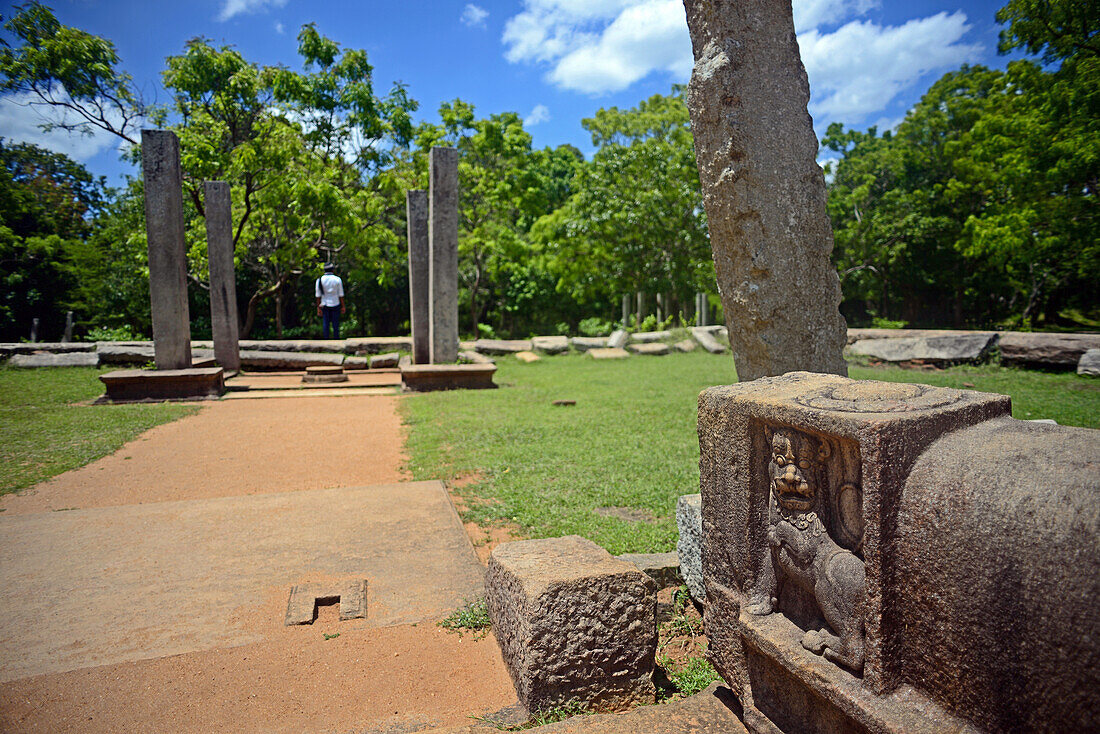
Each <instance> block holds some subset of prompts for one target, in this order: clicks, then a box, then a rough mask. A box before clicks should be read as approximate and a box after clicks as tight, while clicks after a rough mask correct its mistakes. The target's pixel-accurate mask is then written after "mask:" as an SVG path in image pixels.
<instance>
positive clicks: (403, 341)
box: [323, 336, 413, 355]
mask: <svg viewBox="0 0 1100 734" xmlns="http://www.w3.org/2000/svg"><path fill="white" fill-rule="evenodd" d="M412 349H413V339H412V337H411V336H368V337H362V338H356V339H346V340H345V341H344V351H345V352H347V353H348V354H360V355H362V354H381V353H383V352H411V351H412ZM323 351H328V350H323Z"/></svg>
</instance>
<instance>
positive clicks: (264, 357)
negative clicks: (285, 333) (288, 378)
mask: <svg viewBox="0 0 1100 734" xmlns="http://www.w3.org/2000/svg"><path fill="white" fill-rule="evenodd" d="M343 363H344V355H343V354H316V353H312V352H310V353H303V352H269V351H259V350H254V349H242V350H241V366H242V367H243V368H245V369H250V370H287V369H290V370H305V369H306V368H307V367H314V366H318V365H343Z"/></svg>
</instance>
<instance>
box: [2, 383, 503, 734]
mask: <svg viewBox="0 0 1100 734" xmlns="http://www.w3.org/2000/svg"><path fill="white" fill-rule="evenodd" d="M397 400H398V398H395V397H386V396H372V397H363V396H347V397H339V398H330V397H301V398H293V399H282V400H235V401H228V402H218V403H213V404H207V405H205V406H204V407H203V408H202V409H201V410H200V411H199V413H198V414H196V415H194V416H190V417H188V418H185V419H182V420H180V421H177V422H175V423H171V424H167V425H164V426H160V427H157V428H155V429H153V430H151V431H149V432H147V433H146V434H144V435H143V436H141V437H139V438H138V439H136V440H135V441H133V442H131V443H129V444H127V445H126V446H124V447H123V448H122V449H120V450H119V451H118V452H116V453H115V454H114V455H112V456H108V457H105V458H103V459H101V460H99V461H96V462H94V463H93V464H90V465H88V466H86V467H83V468H81V469H78V470H75V471H72V472H68V473H67V474H63V475H61V476H59V477H56V478H54V479H52V480H50V481H48V482H44V483H42V484H40V485H38V486H36V487H34V488H33V489H32V491H30V492H28V493H26V494H25V495H23V496H17V497H6V498H4V500H3V501H2V502H0V507H3V508H5V510H6V511H5V512H3V513H2V514H0V544H2V545H4V547H5V549H9V550H10V549H14V548H18V547H20V546H27V545H28V544H31V545H33V544H38V545H37V546H36V547H39V550H38V551H37V552H36V553H33V554H32V555H33V556H34V557H35V558H37V559H38V560H34V558H32V556H28V555H27V554H26V553H23V554H22V555H20V553H21V551H15V550H11V552H8V555H10V556H11V558H8V559H7V560H6V561H5V562H4V563H5V568H4V569H0V572H6V573H7V575H8V578H7V580H6V582H5V588H6V594H5V595H4V596H3V597H0V615H4V616H5V617H10V618H11V619H13V620H15V619H18V620H21V621H18V622H17V623H15V624H14V625H9V626H10V627H11V629H7V630H6V631H5V632H4V634H3V637H4V638H5V642H4V644H3V645H2V646H0V669H4V668H6V669H9V670H13V671H15V670H26V671H28V672H25V673H23V674H22V675H23V676H28V675H31V676H33V677H19V678H18V679H11V676H8V678H9V680H7V682H5V683H4V684H3V686H0V730H2V731H50V732H55V731H81V732H84V731H134V730H142V731H188V732H190V731H195V732H199V731H360V732H368V731H379V732H394V733H396V732H402V733H404V732H415V731H419V730H422V729H430V728H433V727H437V726H445V725H452V724H461V723H463V722H466V721H469V719H468V717H469V716H470V715H485V714H488V713H491V712H493V711H496V710H498V709H500V708H503V707H505V706H508V705H510V704H512V703H514V702H515V693H514V691H513V690H512V686H511V683H510V681H509V679H508V674H507V671H506V670H505V668H504V665H503V663H502V662H501V659H500V653H499V649H498V648H497V645H496V643H495V641H494V640H493V639H492V637H491V636H490V637H487V638H485V639H482V640H474V639H472V638H471V636H470V635H466V636H465V637H464V638H460V637H459V636H457V635H454V634H450V633H447V632H445V631H443V630H441V629H440V628H439V627H438V626H437V625H436V624H435V622H436V621H438V618H440V617H441V616H442V614H443V612H442V611H440V609H439V607H440V606H441V604H444V603H445V604H450V603H452V602H451V601H450V598H451V597H455V598H457V596H456V595H458V594H460V593H461V590H460V589H459V588H458V587H457V586H455V583H456V582H455V579H458V578H462V577H463V576H462V574H463V573H466V574H467V575H468V574H469V573H470V571H469V569H470V568H473V569H475V571H474V575H473V576H471V577H469V578H470V579H471V580H470V581H469V582H467V583H468V584H472V585H473V586H470V588H474V587H479V585H480V572H479V571H477V570H476V569H478V568H479V566H478V565H477V560H476V558H475V556H474V552H473V550H472V548H470V546H469V541H468V539H467V538H466V537H465V536H464V535H463V533H462V531H461V527H460V524H459V522H458V518H457V516H456V515H455V514H454V510H453V509H452V508H451V506H450V504H449V502H447V501H446V498H445V496H444V495H443V494H442V491H441V490H436V495H435V496H436V497H439V498H441V499H435V500H431V501H429V502H428V504H424V503H423V502H422V501H419V500H418V501H417V502H420V504H417V503H416V502H413V504H408V502H409V501H410V500H409V499H408V497H411V496H412V495H407V492H410V491H413V488H415V487H417V486H418V484H419V485H427V484H429V483H414V484H411V485H408V489H405V485H399V486H397V487H393V488H388V489H387V488H377V489H375V488H374V487H367V488H366V489H363V490H359V489H354V488H355V487H365V486H366V485H379V484H385V483H393V482H400V481H402V480H404V479H407V477H406V476H405V475H404V474H403V470H402V464H403V461H404V456H403V454H402V446H403V435H402V427H401V424H400V419H399V417H398V415H397V412H396V406H397ZM333 426H336V427H337V429H335V430H334V429H333V428H332V427H333ZM435 486H436V487H438V485H435ZM332 488H349V489H332ZM403 492H404V493H406V494H402V493H403ZM274 493H288V494H281V495H279V496H270V497H269V496H267V495H273V494H274ZM246 495H265V496H264V497H247V496H246ZM219 498H220V499H219ZM425 501H427V500H425ZM151 503H157V504H151ZM138 505H142V506H141V507H139V506H138ZM269 506H270V507H269ZM70 508H82V509H80V510H78V511H76V512H52V511H51V510H54V511H56V510H62V509H70ZM440 513H443V514H440ZM284 518H285V522H284V521H283V519H284ZM432 518H435V519H432ZM440 523H442V524H440ZM421 524H424V529H423V530H419V529H418V528H419V526H420V525H421ZM418 533H421V534H420V535H419V537H420V538H431V539H432V542H430V543H423V545H425V546H431V545H432V544H433V543H435V544H438V543H440V542H442V545H441V546H440V550H439V551H431V550H430V549H428V548H423V549H421V548H413V547H412V546H411V545H410V544H416V543H419V542H420V541H419V540H418ZM444 536H445V537H446V538H449V540H446V541H445V542H444V541H443V540H441V539H443V538H444ZM16 538H21V539H22V540H19V542H16V541H15V539H16ZM455 538H458V539H459V541H456V540H455ZM402 548H408V550H407V551H402V550H401V549H402ZM24 550H26V548H24ZM417 552H423V553H428V554H429V555H431V553H436V554H437V558H439V559H441V560H443V561H446V563H452V564H458V565H457V566H454V568H456V569H465V570H464V571H462V572H461V573H460V572H457V571H455V572H452V571H450V570H446V571H439V572H438V573H434V576H433V572H431V571H430V570H429V571H425V567H424V564H425V561H424V560H420V561H417V560H416V558H415V556H416V553H417ZM50 553H53V554H56V560H53V561H51V560H49V558H43V556H48V555H49V554H50ZM387 553H390V554H393V553H396V554H397V555H396V556H392V559H393V560H387V559H388V558H391V556H387V555H386V554H387ZM82 554H83V555H82ZM211 554H213V555H211ZM403 554H404V555H406V556H408V557H407V558H405V559H404V560H405V562H404V563H402V555H403ZM439 554H442V555H439ZM83 556H87V557H86V558H85V557H83ZM303 559H304V560H303ZM356 559H359V560H356ZM446 563H444V565H443V566H440V568H446ZM303 564H304V565H307V566H309V567H308V568H302V569H301V571H300V575H299V571H298V570H297V569H298V566H299V565H303ZM402 567H406V568H407V569H408V573H409V576H408V579H409V583H408V584H407V588H406V589H402V576H401V574H402V573H404V572H403V571H402V570H401V569H402ZM353 573H361V574H362V575H363V577H366V578H368V609H369V611H368V619H367V620H348V621H339V620H338V618H337V612H336V607H321V608H319V610H318V618H317V621H316V622H315V623H314V624H313V625H309V626H302V627H284V626H283V624H282V617H283V614H284V612H285V609H286V600H287V595H288V584H289V583H295V582H298V581H305V580H322V581H324V580H327V579H329V578H335V577H341V578H342V577H344V576H347V575H348V574H353ZM418 574H419V575H418ZM425 574H427V575H425ZM51 582H56V583H53V584H51ZM440 584H442V586H440ZM436 587H439V588H440V589H443V590H444V592H443V594H444V595H443V596H439V592H431V591H430V589H434V588H436ZM451 587H454V588H453V589H452V588H451ZM191 588H193V589H194V591H193V592H189V591H188V590H189V589H191ZM372 589H373V590H374V591H375V592H377V594H378V596H377V597H372V594H371V591H372ZM387 589H389V590H390V591H387ZM447 589H450V591H447ZM410 593H411V596H410V595H409V594H410ZM433 593H434V594H436V595H435V596H431V594H433ZM447 594H450V595H451V596H450V597H448V596H447ZM227 597H231V598H227ZM200 599H202V600H208V601H210V602H211V603H210V605H209V612H208V613H209V614H210V618H209V619H193V618H192V617H195V616H196V615H198V616H201V615H202V614H203V612H202V611H201V610H199V611H196V609H195V608H194V607H195V604H196V600H200ZM409 599H411V601H408V600H409ZM428 599H444V600H445V601H444V602H439V601H435V602H432V603H427V601H426V600H428ZM234 600H236V601H234ZM93 603H94V604H95V605H96V607H95V609H98V610H99V611H98V612H97V613H95V614H91V615H89V614H88V613H86V612H87V609H86V607H87V606H88V605H90V604H93ZM158 605H159V607H158ZM200 606H201V605H200ZM403 606H408V607H409V610H407V613H404V614H403V613H402V612H403ZM30 607H33V608H34V609H33V610H32V609H30ZM204 608H206V607H204ZM93 611H94V610H93ZM372 614H373V615H374V617H373V618H372ZM28 615H29V616H28ZM386 619H390V620H392V621H390V622H387V621H386ZM158 620H159V622H158ZM173 620H174V621H173ZM158 624H160V626H159V627H158V626H157V625H158ZM173 625H174V626H173ZM196 625H197V626H196ZM379 625H381V626H379ZM78 626H79V629H76V627H78ZM192 628H194V629H192ZM212 629H214V630H218V631H219V634H211V630H212ZM50 630H54V632H50ZM150 630H155V632H156V633H155V634H153V635H147V634H146V633H147V632H149V631H150ZM223 630H224V634H221V631H223ZM337 633H338V636H335V637H331V639H326V638H325V635H326V634H328V635H336V634H337ZM70 637H71V638H72V639H69V638H70ZM62 638H64V639H62ZM145 640H148V641H147V642H146V641H145ZM59 645H60V647H59ZM55 648H56V650H57V652H56V653H52V652H50V650H53V649H55ZM82 651H87V652H86V653H82ZM117 651H124V654H121V655H120V654H116V652H117ZM174 652H179V653H180V654H172V653H174ZM82 654H85V655H86V658H85V660H84V662H83V663H82V662H81V657H80V656H81V655H82ZM32 660H40V661H42V662H40V663H38V664H39V665H41V666H42V667H40V668H38V670H47V671H49V670H52V671H58V672H50V673H47V674H42V675H34V670H35V669H34V667H33V665H31V662H30V661H32ZM61 660H66V661H68V662H64V663H62V662H61ZM116 661H121V662H116ZM105 663H106V664H105ZM27 666H30V667H27Z"/></svg>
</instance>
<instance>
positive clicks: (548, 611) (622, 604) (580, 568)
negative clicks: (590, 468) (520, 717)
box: [485, 535, 657, 712]
mask: <svg viewBox="0 0 1100 734" xmlns="http://www.w3.org/2000/svg"><path fill="white" fill-rule="evenodd" d="M485 578H486V581H485V583H486V601H487V604H488V607H489V618H490V619H491V620H492V624H493V634H494V635H495V636H496V638H497V642H498V643H499V644H500V648H501V653H502V654H503V656H504V662H505V665H507V666H508V670H509V673H510V674H511V676H512V681H513V683H514V684H515V687H516V694H517V696H518V698H519V701H520V703H521V704H522V705H523V706H524V707H525V708H526V709H527V710H528V711H529V712H536V711H545V710H548V709H551V708H555V707H559V706H564V705H567V704H569V703H571V702H576V703H580V704H583V705H585V706H588V707H592V708H597V709H612V710H614V709H617V708H623V707H626V706H629V705H632V704H640V703H653V700H654V695H655V689H654V687H653V681H652V675H653V667H654V654H655V652H656V645H657V637H656V594H655V584H654V583H653V581H652V579H650V578H649V577H648V576H646V575H645V574H644V573H642V572H641V571H639V570H638V569H637V568H636V567H635V566H634V564H632V563H628V562H626V561H622V560H619V559H616V558H614V557H612V556H611V554H609V553H608V552H607V551H605V550H604V549H603V548H601V547H599V546H598V545H596V544H595V543H593V542H592V541H590V540H586V539H585V538H581V537H580V536H576V535H570V536H566V537H564V538H548V539H544V540H524V541H518V542H513V543H503V544H501V545H498V546H497V547H496V548H494V549H493V552H492V555H490V557H489V567H488V569H487V571H486V577H485Z"/></svg>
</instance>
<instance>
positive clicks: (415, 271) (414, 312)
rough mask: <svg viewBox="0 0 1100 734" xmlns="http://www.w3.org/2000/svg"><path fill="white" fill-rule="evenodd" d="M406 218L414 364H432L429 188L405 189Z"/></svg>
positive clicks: (410, 320) (410, 323)
mask: <svg viewBox="0 0 1100 734" xmlns="http://www.w3.org/2000/svg"><path fill="white" fill-rule="evenodd" d="M405 218H406V223H407V226H408V232H409V325H410V326H411V328H412V361H413V364H429V363H431V361H432V355H431V341H430V340H431V333H430V332H431V327H430V324H431V291H429V290H428V285H429V284H428V269H429V267H430V264H429V263H430V258H429V257H428V251H429V249H428V192H427V191H406V192H405ZM456 308H457V307H456Z"/></svg>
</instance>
